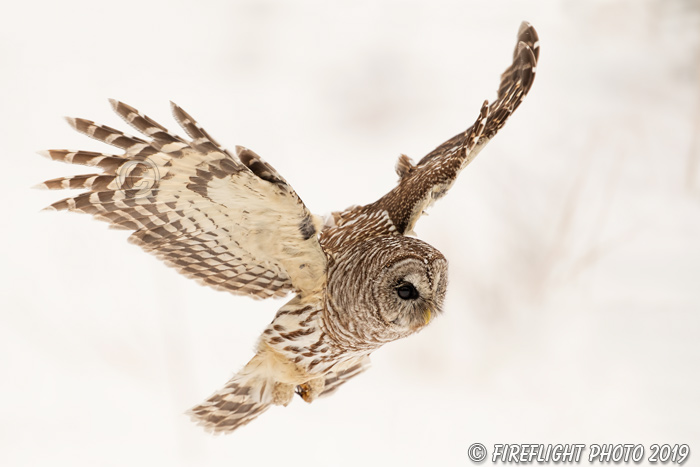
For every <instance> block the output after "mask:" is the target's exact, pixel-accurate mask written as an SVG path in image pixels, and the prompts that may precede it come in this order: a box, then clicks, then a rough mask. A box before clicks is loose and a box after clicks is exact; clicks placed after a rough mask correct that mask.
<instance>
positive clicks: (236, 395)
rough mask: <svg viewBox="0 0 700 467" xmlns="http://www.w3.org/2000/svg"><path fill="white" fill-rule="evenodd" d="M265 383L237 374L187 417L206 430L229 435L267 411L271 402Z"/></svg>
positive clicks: (194, 408)
mask: <svg viewBox="0 0 700 467" xmlns="http://www.w3.org/2000/svg"><path fill="white" fill-rule="evenodd" d="M266 383H267V381H266V380H265V379H263V378H259V377H247V376H241V375H240V374H238V375H236V376H234V377H233V378H232V379H231V380H230V381H229V382H228V383H227V384H226V386H224V387H223V388H222V389H220V390H219V391H217V392H215V393H214V394H212V395H211V397H209V399H207V400H206V401H204V402H202V403H201V404H199V405H198V406H196V407H193V408H192V409H190V410H189V411H188V412H187V415H189V416H190V418H191V419H192V421H193V422H195V423H197V424H198V425H201V426H202V427H204V429H205V430H207V431H210V432H213V433H230V432H232V431H233V430H235V429H236V428H238V427H240V426H243V425H245V424H247V423H249V422H251V421H252V420H254V419H255V418H257V417H258V415H260V414H261V413H263V412H265V411H266V410H267V409H268V408H270V405H272V403H273V402H272V397H271V394H270V388H269V387H268V386H269V385H268V384H266Z"/></svg>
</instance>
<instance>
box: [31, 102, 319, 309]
mask: <svg viewBox="0 0 700 467" xmlns="http://www.w3.org/2000/svg"><path fill="white" fill-rule="evenodd" d="M112 105H113V107H114V109H115V111H116V112H117V113H118V114H119V115H120V116H121V117H122V118H123V119H124V120H125V121H126V122H127V123H128V124H129V125H131V126H132V127H134V128H135V129H137V130H138V131H139V132H140V133H142V134H143V135H144V136H145V137H146V138H145V139H142V138H139V137H134V136H129V135H127V134H125V133H122V132H121V131H119V130H116V129H114V128H110V127H107V126H103V125H98V124H96V123H94V122H92V121H90V120H84V119H68V122H69V123H70V124H71V125H72V126H73V127H74V128H75V129H76V130H78V131H80V132H81V133H84V134H86V135H88V136H91V137H93V138H95V139H97V140H99V141H103V142H105V143H108V144H111V145H113V146H116V147H118V148H121V149H123V150H124V151H125V152H124V154H121V155H112V154H102V153H97V152H89V151H69V150H51V151H47V152H46V153H44V154H45V155H46V156H48V157H50V158H51V159H53V160H60V161H63V162H69V163H73V164H82V165H87V166H91V167H97V168H100V169H102V173H98V174H89V175H78V176H74V177H64V178H57V179H53V180H48V181H46V182H44V183H43V184H41V185H40V186H41V187H43V188H48V189H65V188H70V189H84V190H87V191H86V192H85V193H82V194H79V195H77V196H74V197H70V198H66V199H64V200H61V201H58V202H56V203H54V204H52V205H51V206H50V207H49V208H47V209H55V210H68V211H76V212H84V213H87V214H91V215H93V216H94V217H95V218H97V219H100V220H104V221H107V222H109V223H110V224H111V225H112V226H113V227H116V228H123V229H128V230H133V231H134V233H133V234H132V235H131V236H130V237H129V240H130V241H131V242H133V243H135V244H137V245H139V246H141V247H142V248H143V249H144V250H146V251H148V252H150V253H152V254H154V255H155V256H157V257H158V258H160V259H162V260H163V261H165V262H166V264H168V265H169V266H172V267H174V268H176V269H177V270H178V271H179V272H181V273H182V274H184V275H186V276H188V277H192V278H194V279H196V280H198V281H199V282H201V283H204V284H206V285H209V286H212V287H215V288H217V289H222V290H227V291H229V292H232V293H235V294H241V295H250V296H253V297H257V298H267V297H272V296H283V295H285V294H286V293H288V292H289V291H296V292H300V293H302V294H304V293H309V292H311V291H313V290H316V289H318V288H319V287H320V286H321V285H322V284H323V281H324V276H325V267H326V256H325V254H324V252H323V250H322V249H321V246H320V244H319V242H318V236H317V235H316V234H317V232H318V231H319V229H320V225H321V223H320V220H319V219H318V218H317V217H316V216H313V215H312V214H311V213H310V212H309V211H308V209H307V208H306V206H305V205H304V204H303V203H302V201H301V199H299V197H298V196H297V194H296V193H295V192H294V190H293V189H292V188H291V186H289V185H288V184H287V182H286V181H285V180H284V179H283V178H282V177H281V176H280V175H279V174H278V173H277V171H275V169H273V168H272V167H271V166H270V165H269V164H267V163H266V162H265V161H264V160H262V159H261V158H260V157H259V156H258V155H257V154H255V153H254V152H252V151H250V150H249V149H246V148H243V147H237V148H236V153H235V154H233V153H231V152H229V151H227V150H225V149H224V148H222V147H221V146H220V145H219V144H218V143H217V142H216V141H215V140H214V139H213V138H212V137H211V136H209V134H208V133H207V132H206V131H205V130H204V129H203V128H202V127H201V126H200V125H199V124H198V123H197V122H196V121H195V120H194V119H193V118H192V117H191V116H190V115H189V114H187V113H186V112H185V111H184V110H183V109H181V108H180V107H178V106H177V105H175V104H173V105H172V108H173V115H174V116H175V119H176V120H177V121H178V123H179V124H180V125H181V126H182V127H183V128H184V130H185V132H186V133H187V134H188V135H189V136H190V138H192V139H191V140H186V139H184V138H182V137H180V136H178V135H175V134H173V133H170V132H169V131H168V130H167V129H166V128H165V127H163V126H162V125H160V124H158V123H157V122H155V121H154V120H152V119H150V118H149V117H147V116H145V115H143V114H142V113H140V112H139V111H138V110H136V109H134V108H133V107H130V106H128V105H126V104H124V103H122V102H117V101H112Z"/></svg>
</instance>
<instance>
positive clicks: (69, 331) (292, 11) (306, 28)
mask: <svg viewBox="0 0 700 467" xmlns="http://www.w3.org/2000/svg"><path fill="white" fill-rule="evenodd" d="M10 8H13V9H14V11H8V10H9V9H10ZM3 16H4V25H3V28H2V29H0V56H1V57H2V65H1V68H0V70H2V72H1V73H0V109H2V112H1V114H0V119H2V122H1V123H2V125H1V127H2V129H3V130H2V131H3V142H4V144H3V146H4V149H3V150H2V162H3V169H2V170H3V182H2V186H1V187H0V190H2V199H3V200H5V202H4V206H3V209H4V211H5V212H4V215H3V221H2V230H1V231H0V236H1V237H0V238H1V239H2V244H1V245H2V246H1V248H0V260H1V262H0V267H1V270H0V272H1V273H2V281H0V307H1V310H2V311H1V315H0V374H1V375H2V376H1V377H0V464H1V465H3V466H25V465H71V466H83V465H86V466H95V465H100V466H108V465H115V466H124V465H129V466H140V465H169V466H180V465H183V466H185V465H196V466H200V465H288V466H302V465H342V466H351V465H352V466H354V465H388V463H389V462H390V461H395V462H397V463H400V464H398V465H428V464H430V465H470V461H469V460H468V458H467V453H466V449H467V447H468V446H469V445H470V444H471V443H473V442H481V443H484V444H486V445H487V447H488V446H490V445H492V444H493V443H518V442H529V443H555V442H562V443H587V444H590V443H644V444H646V445H647V446H648V445H649V444H651V443H672V444H673V443H688V444H690V446H691V450H692V452H693V454H692V457H691V463H693V462H695V461H692V459H693V458H694V459H696V460H697V459H700V423H698V420H699V419H700V373H699V370H700V337H699V336H700V40H699V39H700V2H698V1H672V0H659V1H627V2H623V1H588V2H574V1H542V2H534V1H502V2H467V1H453V2H386V1H384V2H378V1H358V0H353V1H345V2H321V1H317V2H311V1H301V2H294V3H282V2H267V1H247V2H240V1H237V2H231V1H220V2H207V1H202V2H197V3H195V2H192V1H168V2H166V1H144V0H141V1H132V0H127V1H122V2H119V3H110V4H109V6H107V4H105V5H104V6H103V5H101V4H100V3H99V2H94V1H87V0H86V1H76V0H71V1H64V2H48V1H40V2H33V3H32V2H25V3H22V4H19V3H14V4H13V5H12V6H8V7H7V9H6V11H4V13H3ZM521 20H528V21H530V22H531V23H532V24H533V25H535V26H536V28H537V30H538V32H539V35H540V39H541V47H542V52H541V56H540V66H539V67H538V73H537V79H536V80H535V83H534V86H533V88H532V91H531V93H530V95H529V96H528V97H527V99H526V100H525V102H524V104H523V105H522V106H521V107H520V108H519V109H518V111H517V112H516V113H515V115H514V116H513V117H512V119H511V120H510V121H509V122H508V124H507V125H506V127H505V128H504V129H503V130H502V132H501V133H499V135H498V136H497V137H496V139H495V140H494V141H493V142H492V143H491V144H489V146H488V148H487V149H486V150H484V152H483V153H482V154H481V155H480V156H479V158H477V160H476V161H475V162H474V163H473V164H472V165H471V166H470V167H469V168H468V169H467V170H465V171H464V172H463V173H462V175H461V177H460V180H459V181H458V182H457V183H456V185H455V186H454V188H453V189H452V191H451V192H450V193H449V195H448V196H447V197H446V198H444V199H443V200H441V201H440V202H439V203H437V204H436V205H435V206H434V207H433V208H432V210H431V211H430V216H429V217H426V218H423V219H421V221H420V222H419V224H418V226H417V229H416V231H417V233H418V235H419V236H420V238H422V239H424V240H426V241H428V242H430V243H432V244H433V245H435V246H436V247H437V248H439V249H440V250H441V251H442V252H443V253H444V254H445V256H446V257H448V258H449V260H450V268H451V276H450V278H451V282H450V289H449V292H448V298H447V302H446V306H445V309H446V313H445V314H444V315H443V316H442V317H441V318H440V319H438V320H436V321H434V322H433V324H432V325H431V326H430V327H429V328H428V329H426V330H425V331H424V332H422V333H420V334H419V335H417V336H413V337H411V338H409V339H406V340H404V341H401V342H396V343H393V344H390V345H387V346H386V347H384V348H383V349H381V350H380V351H378V352H376V353H375V354H374V356H373V367H372V368H371V369H370V371H368V372H367V373H365V374H363V375H362V376H359V377H357V378H356V379H354V380H353V381H351V382H350V383H348V384H347V385H346V386H345V387H343V388H342V389H341V390H340V391H339V392H338V393H337V394H336V395H334V396H333V397H331V398H327V399H324V400H320V401H318V402H316V403H314V404H312V405H307V404H305V403H303V402H302V401H301V400H300V399H298V398H297V399H296V400H295V401H294V402H293V403H292V404H291V405H290V406H289V407H287V408H285V409H282V408H273V409H271V410H270V411H269V412H267V413H266V414H264V415H263V416H262V417H260V418H259V419H258V420H256V421H255V422H254V423H252V424H250V425H248V426H246V427H244V428H242V429H240V430H239V431H237V432H236V433H234V434H233V435H230V436H223V437H212V436H210V435H208V434H206V433H204V432H203V431H202V430H201V429H200V428H199V427H197V426H195V425H194V424H192V423H190V421H189V420H188V418H187V417H185V416H184V415H183V412H184V411H185V410H186V409H188V408H189V407H191V406H193V405H195V404H197V403H199V402H200V401H202V400H203V399H204V398H206V397H207V396H208V395H209V394H210V393H211V392H213V391H214V390H215V389H217V388H219V387H220V386H221V385H223V384H224V383H225V382H226V380H227V379H228V378H229V377H230V376H231V374H232V373H233V372H234V371H236V370H237V369H238V368H240V367H241V366H242V365H244V364H245V363H246V362H247V361H248V359H249V358H250V357H251V356H252V349H253V346H254V343H255V340H256V338H257V336H258V334H259V332H260V331H261V330H262V329H263V328H264V326H265V325H266V324H267V323H268V322H269V321H270V320H271V319H272V317H273V316H274V313H275V311H276V309H277V308H278V307H279V306H281V305H282V304H283V303H284V300H278V301H266V302H257V301H253V300H250V299H247V298H243V297H235V296H231V295H229V294H226V293H223V292H216V291H213V290H210V289H208V288H204V287H200V286H198V285H197V284H196V283H194V282H191V281H189V280H188V279H186V278H184V277H182V276H180V275H178V274H177V273H175V272H174V271H173V270H171V269H169V268H167V267H165V266H164V265H163V264H161V263H160V262H158V261H157V260H156V259H154V258H153V257H151V256H149V255H147V254H145V253H143V252H142V251H141V250H140V249H138V248H137V247H135V246H132V245H129V244H127V242H126V237H127V235H128V233H127V232H120V231H112V230H108V229H107V228H106V225H105V224H103V223H99V222H96V221H94V220H92V219H91V218H90V217H88V216H85V215H78V214H70V213H46V212H41V213H40V212H39V211H40V209H41V208H43V207H44V206H46V205H48V204H50V203H51V202H53V201H56V200H58V199H60V198H61V197H62V195H64V193H61V192H46V191H38V190H30V189H29V187H31V186H32V185H34V184H36V183H37V182H40V181H43V180H46V179H49V178H54V177H58V176H64V175H69V174H72V173H84V171H83V168H81V167H72V166H69V165H62V164H59V163H53V162H50V161H48V160H46V159H42V158H41V157H39V156H37V155H35V151H37V150H41V149H48V148H56V149H60V148H81V149H88V150H97V151H109V150H110V149H111V148H109V147H107V146H105V145H102V144H101V143H98V142H96V141H93V140H90V139H88V138H86V137H84V136H81V135H79V134H78V133H76V132H74V131H72V130H71V129H70V128H69V127H68V126H67V125H65V123H64V122H63V121H62V120H61V118H60V117H61V116H63V115H70V116H75V117H85V118H89V119H93V120H96V121H98V122H101V123H105V124H107V125H112V126H116V127H118V128H121V129H125V125H124V124H123V123H122V122H121V120H120V119H119V118H118V117H117V116H116V115H115V114H113V113H112V111H111V109H110V107H109V105H108V103H107V98H109V97H113V98H117V99H121V100H124V101H125V102H127V103H130V104H131V105H134V106H136V107H137V108H139V109H140V110H142V111H143V112H145V113H147V114H148V115H150V116H151V117H153V118H155V119H156V120H157V121H159V122H161V123H163V124H165V125H166V126H169V127H171V128H172V129H174V128H175V127H176V124H175V123H174V122H173V120H172V118H171V117H170V115H169V107H168V101H169V100H173V101H175V102H177V103H178V104H180V105H182V106H183V107H184V108H185V109H186V110H187V111H188V112H190V113H191V114H192V115H193V116H194V117H195V118H197V119H198V120H199V121H200V122H201V123H202V124H203V125H204V127H205V128H207V130H208V131H209V132H210V133H211V134H212V135H213V136H214V137H215V138H217V139H218V140H219V141H220V142H221V143H222V144H225V145H226V146H228V147H233V146H234V145H235V144H242V145H245V146H248V147H250V148H252V149H253V150H255V151H256V152H258V153H259V154H260V155H262V156H263V157H264V158H266V159H267V160H268V161H270V162H271V163H272V164H273V165H274V166H275V167H276V168H277V169H278V170H279V172H280V173H281V174H283V176H284V177H285V178H286V179H287V180H288V181H289V182H290V183H291V184H292V185H293V186H294V187H295V189H296V190H297V192H298V193H299V195H300V196H301V197H302V199H303V200H304V201H305V202H306V204H307V205H308V206H309V208H310V209H311V210H312V211H314V212H316V213H319V214H322V213H325V212H328V211H331V210H336V209H340V208H344V207H346V206H348V205H350V204H362V203H367V202H371V201H373V200H375V199H376V198H378V197H379V196H381V195H382V194H383V193H385V192H386V191H388V190H389V189H390V188H391V187H392V186H393V185H394V183H395V181H396V175H395V174H394V171H393V167H394V163H395V161H396V158H397V157H398V155H399V154H400V153H402V152H403V153H406V154H408V155H410V156H412V157H413V158H414V159H418V158H420V157H422V156H423V155H424V154H426V153H427V152H429V151H430V150H432V149H433V148H434V147H435V146H437V145H438V144H440V143H441V142H442V141H444V140H445V139H447V138H449V137H451V136H452V135H453V134H455V133H456V132H458V131H461V130H463V129H464V128H465V127H466V126H467V125H468V124H470V123H471V122H472V121H473V120H474V118H475V116H476V114H477V112H478V109H479V106H480V104H481V102H482V100H483V99H486V98H488V99H493V98H495V91H496V88H497V85H498V79H499V76H500V73H501V72H502V71H503V70H504V69H505V67H506V66H507V65H508V64H509V63H510V61H509V60H510V57H511V52H512V48H513V46H514V43H515V34H516V32H517V30H518V25H519V24H520V21H521ZM65 194H66V195H67V194H68V193H65ZM395 465H396V464H395Z"/></svg>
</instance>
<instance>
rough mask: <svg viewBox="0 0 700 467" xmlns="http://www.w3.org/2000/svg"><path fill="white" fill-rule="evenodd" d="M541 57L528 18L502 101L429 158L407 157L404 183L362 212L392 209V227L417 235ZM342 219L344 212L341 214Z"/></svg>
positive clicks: (402, 162) (519, 96) (524, 88)
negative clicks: (419, 225) (419, 224)
mask: <svg viewBox="0 0 700 467" xmlns="http://www.w3.org/2000/svg"><path fill="white" fill-rule="evenodd" d="M538 56H539V39H538V37H537V32H536V31H535V29H534V28H533V27H532V26H531V25H530V24H529V23H526V22H523V23H522V24H521V26H520V30H519V31H518V42H517V44H516V46H515V51H514V52H513V63H512V64H511V65H510V66H509V67H508V69H506V71H505V72H504V73H503V74H502V75H501V83H500V86H499V88H498V97H497V99H496V100H495V101H494V102H493V103H492V104H490V105H489V103H488V101H487V102H484V104H483V106H482V108H481V111H480V112H479V116H478V118H477V119H476V122H475V123H474V124H473V125H472V126H471V127H469V128H468V129H467V130H466V131H465V132H463V133H459V134H458V135H455V136H454V137H452V138H450V139H449V140H447V141H445V142H444V143H442V144H441V145H440V146H438V147H437V148H435V149H434V150H433V151H432V152H431V153H430V154H428V155H426V156H425V157H423V159H421V160H420V162H418V164H416V165H413V163H412V162H411V160H410V159H409V158H408V157H407V156H404V155H402V156H401V157H400V158H399V160H398V163H397V165H396V171H397V173H398V174H399V183H398V185H397V186H396V187H395V188H394V189H393V190H391V191H390V192H389V193H387V194H386V195H385V196H384V197H382V198H380V199H379V200H378V201H376V202H375V203H373V204H371V205H367V206H364V207H363V208H362V209H357V208H356V209H355V214H351V215H350V216H349V217H348V219H347V220H350V219H352V218H354V217H356V215H357V214H363V213H364V214H367V213H368V212H384V211H385V212H386V213H387V215H388V217H389V219H390V220H391V225H392V227H393V228H394V229H395V230H396V232H398V233H401V234H408V233H411V232H412V230H413V227H414V225H415V223H416V221H417V220H418V218H419V217H420V216H421V215H422V214H423V212H424V211H425V209H426V208H427V207H428V206H430V205H432V203H434V202H435V200H437V199H439V198H441V197H442V196H444V195H445V193H446V192H447V191H448V190H449V189H450V187H451V186H452V184H453V183H454V182H455V180H456V178H457V176H458V175H459V173H460V172H461V171H462V169H464V167H466V166H467V164H469V163H470V162H471V161H472V160H473V159H474V157H476V155H477V154H478V153H479V151H481V149H482V148H483V147H484V146H485V145H486V144H487V143H488V142H489V141H490V140H491V138H493V137H494V136H495V135H496V133H498V130H500V129H501V128H502V127H503V125H504V124H505V122H506V120H507V119H508V117H510V115H511V114H512V113H513V112H514V111H515V109H517V108H518V106H519V105H520V103H521V102H522V100H523V98H524V97H525V95H526V94H527V93H528V91H529V90H530V87H531V86H532V82H533V80H534V78H535V71H536V66H537V59H538ZM340 220H341V222H342V220H343V219H342V215H341V219H340Z"/></svg>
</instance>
